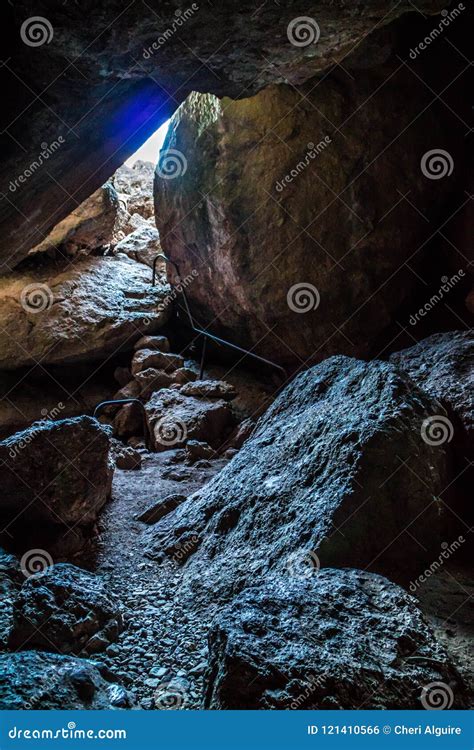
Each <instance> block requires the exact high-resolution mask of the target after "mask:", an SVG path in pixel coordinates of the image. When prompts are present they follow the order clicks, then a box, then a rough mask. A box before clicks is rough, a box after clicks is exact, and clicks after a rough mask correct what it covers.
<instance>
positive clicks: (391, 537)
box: [147, 356, 449, 600]
mask: <svg viewBox="0 0 474 750" xmlns="http://www.w3.org/2000/svg"><path fill="white" fill-rule="evenodd" d="M432 414H445V411H444V409H443V407H442V406H441V404H440V403H439V402H438V401H436V400H435V399H433V398H432V397H431V396H428V395H427V394H425V393H424V392H423V391H421V390H420V389H419V388H418V387H417V386H415V385H414V384H413V383H412V382H411V381H410V379H409V378H408V377H407V376H405V375H404V374H403V373H400V372H399V371H398V370H397V369H396V368H395V367H394V366H393V365H391V364H388V363H385V362H380V361H372V362H362V361H359V360H355V359H350V358H347V357H343V356H339V357H332V358H330V359H328V360H325V361H324V362H323V363H321V364H320V365H318V366H316V367H313V368H312V369H310V370H308V371H306V372H304V373H302V374H300V375H299V376H298V377H297V378H295V380H293V382H292V383H290V385H288V386H287V387H286V388H285V390H284V391H283V392H282V393H281V394H280V395H279V397H278V398H277V399H276V400H275V402H274V403H273V405H272V406H271V407H270V408H269V410H268V411H267V412H266V414H265V415H264V416H263V417H262V418H261V420H260V422H259V423H258V425H257V428H256V429H255V431H254V432H253V434H252V436H251V437H250V438H249V439H248V440H247V442H246V443H245V444H244V446H243V447H242V449H241V450H240V452H239V453H238V454H237V455H236V456H235V457H234V458H233V459H232V461H231V462H230V463H229V464H227V466H226V467H225V468H224V469H223V470H222V471H221V472H220V473H219V474H218V475H217V476H216V477H214V478H213V479H212V480H211V481H210V482H209V484H207V485H206V486H205V487H204V488H202V489H201V490H199V491H198V492H197V493H194V494H193V495H191V496H190V497H189V499H188V500H187V501H186V502H185V503H183V504H182V505H181V506H180V507H179V508H178V509H177V510H176V511H174V512H173V513H171V514H170V515H169V516H166V517H165V518H163V519H162V520H161V521H160V522H159V523H158V524H157V525H156V526H155V527H154V529H153V530H152V532H151V536H150V541H149V546H148V550H147V554H148V555H149V556H151V557H155V556H156V557H158V558H159V557H160V556H161V555H162V554H163V553H164V554H167V555H173V554H174V553H175V552H176V550H178V549H179V550H183V549H188V550H189V554H188V555H183V556H182V558H183V559H186V557H188V558H189V556H190V555H192V556H191V557H190V559H189V562H188V563H187V566H186V569H187V572H188V576H189V579H190V582H191V583H192V582H194V584H195V586H196V587H198V586H202V587H203V590H202V592H201V593H202V596H203V599H204V600H206V599H207V598H208V597H219V596H223V597H228V596H230V595H231V594H232V593H233V592H234V593H235V591H238V590H240V589H242V588H243V587H244V586H247V585H250V584H252V583H253V582H255V581H258V580H260V578H261V576H262V575H263V574H265V572H266V571H268V570H273V571H279V572H280V573H281V574H283V575H284V574H285V572H286V571H287V569H288V568H297V569H298V568H300V567H301V569H303V570H305V569H306V568H309V569H310V570H311V569H312V568H313V567H314V566H315V565H316V566H317V565H319V564H320V565H322V566H324V567H327V566H353V567H371V568H373V569H375V570H378V571H384V570H390V571H391V572H392V575H394V576H401V575H402V574H403V572H404V571H406V572H408V571H411V572H413V571H418V569H419V564H420V560H424V559H426V558H427V559H433V555H434V552H435V551H436V553H437V552H438V550H439V544H440V540H441V536H440V535H441V532H442V530H443V529H444V523H445V521H444V513H443V503H442V502H441V501H439V500H438V495H439V494H440V492H441V490H442V489H444V487H445V485H446V484H447V456H446V448H445V446H433V445H431V444H429V443H428V442H426V441H425V440H424V439H423V434H422V425H423V422H424V420H425V419H426V418H427V417H428V416H430V415H432ZM448 515H449V514H448ZM191 538H193V539H194V544H192V545H190V544H189V541H190V539H191ZM211 591H212V594H211ZM196 592H197V588H196Z"/></svg>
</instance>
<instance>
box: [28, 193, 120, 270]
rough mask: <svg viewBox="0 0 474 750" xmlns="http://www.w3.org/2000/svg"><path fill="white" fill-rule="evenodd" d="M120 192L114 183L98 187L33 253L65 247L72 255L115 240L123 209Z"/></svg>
mask: <svg viewBox="0 0 474 750" xmlns="http://www.w3.org/2000/svg"><path fill="white" fill-rule="evenodd" d="M121 210H122V211H123V209H121V207H120V203H119V196H118V195H117V192H116V190H115V189H114V188H113V186H112V185H111V184H110V183H106V184H105V185H103V186H102V187H101V188H99V190H96V191H95V193H93V194H92V195H91V196H90V198H87V200H85V201H84V202H83V203H81V205H80V206H78V207H77V208H76V209H74V211H73V212H72V213H71V214H69V216H67V217H66V218H65V219H63V221H60V222H59V224H57V225H56V226H55V227H54V229H53V230H52V231H51V232H50V233H49V234H48V236H47V237H46V239H45V240H43V242H41V243H40V244H39V245H37V246H36V247H35V248H33V250H32V251H31V252H32V253H35V252H44V251H46V250H51V249H56V248H58V247H62V249H63V250H64V252H66V253H67V254H68V255H75V254H76V253H77V252H79V251H81V250H82V251H84V252H85V253H88V252H90V251H91V250H94V249H96V248H99V247H101V246H102V245H109V244H110V243H111V242H113V240H114V231H115V228H116V224H117V222H118V217H119V213H120V211H121Z"/></svg>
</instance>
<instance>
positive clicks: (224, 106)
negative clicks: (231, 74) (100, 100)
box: [155, 60, 456, 365]
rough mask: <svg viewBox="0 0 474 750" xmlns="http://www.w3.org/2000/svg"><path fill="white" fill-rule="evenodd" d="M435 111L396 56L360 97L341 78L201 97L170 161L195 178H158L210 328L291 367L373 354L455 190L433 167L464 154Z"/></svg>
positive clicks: (357, 87) (176, 253)
mask: <svg viewBox="0 0 474 750" xmlns="http://www.w3.org/2000/svg"><path fill="white" fill-rule="evenodd" d="M402 90H403V92H404V95H403V97H401V96H400V91H402ZM430 102H431V93H430V91H429V90H428V89H427V88H426V86H425V84H424V82H423V80H421V78H420V79H418V78H417V77H416V76H414V75H413V73H411V71H409V70H408V69H406V68H404V67H403V66H400V63H399V61H398V60H396V61H395V62H393V63H392V62H391V63H387V64H386V65H380V66H379V67H378V68H377V69H376V70H371V71H357V80H356V81H355V82H354V84H351V83H348V85H343V84H342V83H341V81H340V79H339V75H338V73H334V74H329V75H328V76H326V77H325V78H324V79H323V80H322V81H319V82H317V81H316V82H311V83H309V84H307V85H306V86H304V87H302V88H301V89H300V90H297V89H296V88H295V87H293V86H285V85H279V86H270V87H268V88H267V89H265V90H263V91H262V92H260V93H259V94H257V95H256V96H254V97H251V98H249V99H242V100H238V101H232V100H230V99H223V100H219V99H217V98H216V97H213V96H211V95H209V94H197V93H193V94H191V95H190V96H189V97H188V99H187V100H186V102H185V103H184V104H182V105H181V106H180V108H179V109H178V110H177V112H176V114H175V115H174V116H173V118H172V120H171V125H170V128H169V130H168V135H167V138H166V141H165V144H164V151H162V157H161V159H162V161H163V162H165V159H166V153H167V152H168V151H169V153H170V154H175V153H180V152H181V153H182V154H184V157H185V158H186V160H187V162H186V169H184V168H183V167H181V171H179V168H177V169H178V173H177V175H176V179H169V174H167V173H166V172H165V171H164V169H161V170H160V169H157V172H156V180H155V198H156V207H157V210H156V221H157V226H158V229H159V232H160V238H161V244H162V247H163V249H164V251H165V253H166V254H167V255H168V256H169V257H170V258H171V259H172V260H173V261H175V262H176V263H178V265H179V269H180V273H181V276H182V277H186V276H187V275H188V274H190V273H192V272H193V273H194V279H193V282H192V284H190V285H189V287H188V288H187V296H188V298H189V300H190V303H191V307H192V309H193V311H194V313H195V315H196V317H197V319H200V320H202V321H207V322H208V323H209V324H212V329H213V330H214V331H215V332H216V333H218V334H220V335H222V336H223V337H224V338H228V339H229V340H231V341H233V342H234V343H237V344H240V345H241V346H244V347H245V348H247V349H249V348H252V346H254V351H255V352H256V353H258V354H261V355H263V356H266V357H269V358H270V359H273V360H275V361H277V362H280V363H283V364H285V363H289V364H298V365H299V364H300V363H301V361H302V360H303V361H304V362H305V363H307V362H308V360H309V361H310V362H317V361H319V360H320V359H322V358H323V357H327V356H329V355H330V354H335V353H341V352H342V353H345V354H351V355H355V356H366V355H367V354H368V353H370V352H371V351H372V348H373V347H374V342H376V341H377V337H378V336H380V335H381V333H382V332H383V331H384V329H386V328H387V327H388V326H389V324H390V323H391V322H392V320H393V316H394V313H395V311H396V310H397V309H398V308H399V306H400V305H402V304H403V302H404V300H406V299H407V298H408V295H409V294H410V293H411V292H412V290H413V289H414V286H415V284H416V276H415V275H414V274H413V273H412V271H411V270H410V269H409V268H408V266H406V265H405V262H406V261H408V259H409V258H410V259H411V258H412V257H413V256H415V255H416V262H417V263H421V262H422V260H423V257H424V256H425V254H427V253H428V252H429V250H428V247H427V246H426V247H425V246H424V245H423V241H424V239H425V238H427V237H428V236H429V235H430V233H431V230H430V229H429V225H428V224H427V221H426V219H425V218H424V216H423V214H424V215H425V216H426V217H429V216H430V215H434V214H435V212H436V211H437V210H438V209H439V206H440V205H441V204H442V202H443V200H446V198H447V196H449V194H450V192H452V191H453V189H454V188H455V185H456V176H455V175H451V176H450V177H448V176H446V178H445V179H444V180H442V181H441V180H431V179H428V177H427V176H426V170H423V169H422V168H421V167H420V161H421V160H422V159H423V156H424V154H425V153H427V152H428V151H430V149H433V148H435V147H438V148H439V147H440V146H442V147H443V148H444V149H445V150H447V151H448V152H450V154H451V156H450V157H449V158H450V159H451V158H454V157H455V154H456V150H455V149H456V146H455V143H453V141H455V139H453V138H452V134H450V131H449V125H448V124H447V123H446V118H445V119H443V116H442V115H437V114H436V112H435V111H434V110H433V109H432V108H430V107H429V106H428V105H429V103H430ZM387 111H390V113H391V116H390V117H386V112H387ZM374 123H376V125H374ZM367 133H370V137H369V138H367ZM361 144H363V148H362V150H361ZM388 146H390V148H388ZM170 160H171V156H170ZM407 193H409V194H410V197H409V201H408V200H404V199H403V197H402V196H403V195H404V194H407ZM196 196H199V199H196ZM414 206H415V207H416V210H415V209H414ZM158 207H159V210H158ZM400 227H403V231H400ZM375 345H376V343H375Z"/></svg>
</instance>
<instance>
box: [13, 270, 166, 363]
mask: <svg viewBox="0 0 474 750" xmlns="http://www.w3.org/2000/svg"><path fill="white" fill-rule="evenodd" d="M167 291H168V288H167V287H162V286H155V287H152V286H151V285H150V279H149V271H148V269H147V268H145V267H144V266H143V265H141V264H139V263H135V262H134V261H132V260H129V259H128V258H124V257H123V256H122V257H120V258H98V257H88V258H84V259H83V260H79V261H77V262H75V263H73V264H70V263H69V264H64V263H63V264H59V265H57V264H54V265H52V264H51V262H49V263H46V264H45V265H44V266H41V267H35V269H34V270H30V271H25V272H18V273H16V272H13V273H11V274H10V275H9V276H6V277H4V278H0V319H1V321H2V327H3V329H4V335H3V336H2V340H1V343H0V368H3V369H7V370H9V369H14V368H18V367H23V366H26V365H36V364H37V362H38V361H40V360H41V363H42V364H43V365H44V364H47V363H48V364H52V363H54V364H67V363H71V362H79V361H87V362H90V361H92V360H96V359H105V357H106V356H107V355H109V354H111V353H115V352H117V351H118V350H119V349H130V348H131V347H132V346H133V344H134V343H135V341H136V340H137V339H139V338H140V336H142V335H143V334H144V333H145V332H149V333H153V332H154V331H157V330H159V328H160V327H161V326H162V325H163V324H164V323H165V322H166V320H167V318H168V315H169V310H170V308H169V307H165V308H163V309H161V310H159V309H158V308H159V303H160V301H161V300H162V299H164V298H165V296H166V294H167Z"/></svg>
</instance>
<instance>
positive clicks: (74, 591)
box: [10, 563, 122, 654]
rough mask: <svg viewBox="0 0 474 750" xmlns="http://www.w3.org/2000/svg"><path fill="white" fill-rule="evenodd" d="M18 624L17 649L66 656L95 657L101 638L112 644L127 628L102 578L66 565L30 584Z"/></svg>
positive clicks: (13, 643) (18, 606) (21, 598)
mask: <svg viewBox="0 0 474 750" xmlns="http://www.w3.org/2000/svg"><path fill="white" fill-rule="evenodd" d="M13 620H14V622H13V629H12V631H11V634H10V647H11V648H12V649H21V648H23V647H24V646H25V645H26V647H27V648H29V647H31V646H34V647H37V648H44V649H46V650H51V649H53V648H54V649H56V650H57V651H58V652H60V653H64V654H69V653H74V654H80V653H82V654H90V653H93V652H94V651H96V650H98V649H97V647H96V645H97V642H98V641H97V636H100V638H101V640H102V641H103V642H104V643H105V646H107V645H108V644H109V643H110V642H111V641H114V640H115V639H116V638H117V636H118V634H119V632H120V630H121V627H122V616H121V613H120V607H119V605H118V604H117V602H114V601H113V600H112V599H111V598H110V597H109V595H108V593H107V592H106V589H105V586H104V582H103V580H102V579H101V578H100V577H99V576H96V575H94V574H92V573H88V572H87V571H85V570H81V568H77V567H76V566H75V565H69V564H67V563H58V564H57V565H54V566H52V567H49V568H47V569H46V570H45V571H44V572H42V573H40V574H38V575H32V576H30V577H29V578H28V579H27V580H26V581H25V583H24V584H23V586H22V587H21V590H20V592H19V594H18V597H17V599H16V601H15V605H14V616H13ZM92 638H94V642H93V643H92ZM105 646H104V648H105Z"/></svg>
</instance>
